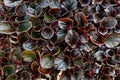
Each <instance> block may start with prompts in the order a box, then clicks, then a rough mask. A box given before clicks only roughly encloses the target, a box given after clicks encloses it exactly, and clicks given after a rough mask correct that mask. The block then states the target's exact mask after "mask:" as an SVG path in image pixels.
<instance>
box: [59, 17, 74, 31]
mask: <svg viewBox="0 0 120 80" xmlns="http://www.w3.org/2000/svg"><path fill="white" fill-rule="evenodd" d="M72 24H73V21H72V19H70V18H61V19H60V20H59V21H58V26H59V27H60V28H61V29H67V28H68V27H69V26H72Z"/></svg>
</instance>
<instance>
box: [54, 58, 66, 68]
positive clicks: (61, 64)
mask: <svg viewBox="0 0 120 80" xmlns="http://www.w3.org/2000/svg"><path fill="white" fill-rule="evenodd" d="M54 67H55V68H56V69H57V70H66V69H67V68H68V62H67V61H66V60H65V59H62V58H56V59H55V63H54Z"/></svg>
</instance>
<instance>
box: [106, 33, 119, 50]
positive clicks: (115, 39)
mask: <svg viewBox="0 0 120 80" xmlns="http://www.w3.org/2000/svg"><path fill="white" fill-rule="evenodd" d="M119 44H120V35H119V34H111V35H109V36H108V37H107V38H106V40H105V45H106V46H107V47H108V48H113V47H115V46H117V45H119Z"/></svg>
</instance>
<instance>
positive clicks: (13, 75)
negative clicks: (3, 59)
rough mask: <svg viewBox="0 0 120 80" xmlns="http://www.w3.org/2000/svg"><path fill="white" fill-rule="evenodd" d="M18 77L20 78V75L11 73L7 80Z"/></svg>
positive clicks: (15, 79)
mask: <svg viewBox="0 0 120 80" xmlns="http://www.w3.org/2000/svg"><path fill="white" fill-rule="evenodd" d="M17 78H18V75H16V74H12V75H9V76H8V77H7V78H6V80H17Z"/></svg>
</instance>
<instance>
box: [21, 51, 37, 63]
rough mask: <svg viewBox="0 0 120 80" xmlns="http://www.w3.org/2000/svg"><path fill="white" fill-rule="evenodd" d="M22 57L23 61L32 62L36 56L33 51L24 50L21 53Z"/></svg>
mask: <svg viewBox="0 0 120 80" xmlns="http://www.w3.org/2000/svg"><path fill="white" fill-rule="evenodd" d="M22 57H23V58H24V60H25V61H27V62H32V61H33V60H34V59H35V58H36V55H35V53H34V52H33V51H30V50H24V51H23V53H22Z"/></svg>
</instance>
